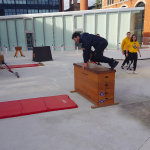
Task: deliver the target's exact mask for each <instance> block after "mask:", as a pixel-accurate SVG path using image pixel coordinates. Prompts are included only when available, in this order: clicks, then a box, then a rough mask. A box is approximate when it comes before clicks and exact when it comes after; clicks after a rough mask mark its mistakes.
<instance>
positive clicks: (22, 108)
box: [0, 95, 78, 119]
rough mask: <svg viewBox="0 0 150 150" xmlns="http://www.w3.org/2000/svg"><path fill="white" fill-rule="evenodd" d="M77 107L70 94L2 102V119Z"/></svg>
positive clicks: (0, 109)
mask: <svg viewBox="0 0 150 150" xmlns="http://www.w3.org/2000/svg"><path fill="white" fill-rule="evenodd" d="M77 107H78V106H77V105H76V103H74V101H72V100H71V99H70V98H69V96H68V95H59V96H50V97H40V98H32V99H24V100H17V101H9V102H0V119H3V118H10V117H17V116H23V115H30V114H36V113H41V112H48V111H56V110H63V109H71V108H77Z"/></svg>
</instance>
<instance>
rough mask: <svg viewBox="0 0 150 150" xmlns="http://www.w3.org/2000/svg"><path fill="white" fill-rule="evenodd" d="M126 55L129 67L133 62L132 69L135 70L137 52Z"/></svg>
mask: <svg viewBox="0 0 150 150" xmlns="http://www.w3.org/2000/svg"><path fill="white" fill-rule="evenodd" d="M128 57H129V67H130V65H131V64H132V63H133V68H134V71H135V70H136V66H137V59H138V55H137V53H129V56H128Z"/></svg>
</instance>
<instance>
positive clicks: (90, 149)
mask: <svg viewBox="0 0 150 150" xmlns="http://www.w3.org/2000/svg"><path fill="white" fill-rule="evenodd" d="M24 54H25V56H26V57H25V58H22V57H20V56H19V57H18V58H14V57H13V55H14V52H8V54H7V55H5V61H6V62H7V64H24V63H33V62H32V51H25V52H24ZM53 59H54V61H50V62H44V64H45V66H44V67H43V66H42V67H33V68H22V69H13V71H17V72H18V73H19V75H20V78H19V79H18V78H16V77H15V76H14V75H13V74H11V73H9V72H8V71H7V70H0V102H3V101H13V100H21V99H27V98H36V97H44V96H54V95H61V94H67V95H69V97H70V98H71V99H72V100H73V101H74V102H75V103H76V104H77V105H78V106H79V107H78V108H76V109H69V110H61V111H53V112H46V113H40V114H34V115H28V116H22V117H14V118H8V119H1V120H0V150H150V146H149V145H150V140H149V138H150V60H139V61H138V66H137V72H138V74H132V73H131V74H126V73H125V71H124V70H122V69H121V68H120V66H121V64H122V61H121V60H120V61H119V62H120V63H119V65H118V66H117V68H116V70H117V72H116V85H115V101H116V102H119V103H120V104H119V105H116V106H109V107H103V108H97V109H91V106H92V105H93V104H92V103H91V102H90V101H88V100H87V99H85V98H84V97H82V96H81V95H79V94H78V93H73V94H71V93H70V92H69V91H70V90H73V89H74V69H73V63H76V62H82V56H81V51H79V54H76V51H65V52H64V53H63V54H61V52H60V51H54V52H53ZM103 66H107V64H103Z"/></svg>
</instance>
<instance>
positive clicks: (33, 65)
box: [3, 64, 39, 69]
mask: <svg viewBox="0 0 150 150" xmlns="http://www.w3.org/2000/svg"><path fill="white" fill-rule="evenodd" d="M37 66H39V65H38V64H21V65H8V67H9V68H10V69H14V68H26V67H37ZM3 69H5V68H3Z"/></svg>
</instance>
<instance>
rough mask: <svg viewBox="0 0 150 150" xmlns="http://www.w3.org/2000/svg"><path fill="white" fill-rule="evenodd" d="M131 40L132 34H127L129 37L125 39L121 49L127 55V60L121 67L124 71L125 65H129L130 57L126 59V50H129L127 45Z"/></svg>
mask: <svg viewBox="0 0 150 150" xmlns="http://www.w3.org/2000/svg"><path fill="white" fill-rule="evenodd" d="M130 39H131V33H130V32H127V37H126V38H125V39H123V41H122V44H121V49H122V54H123V55H125V60H124V62H123V64H122V66H121V68H122V69H124V65H125V64H126V63H127V65H128V63H129V59H128V57H126V49H127V45H128V43H129V42H130Z"/></svg>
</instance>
